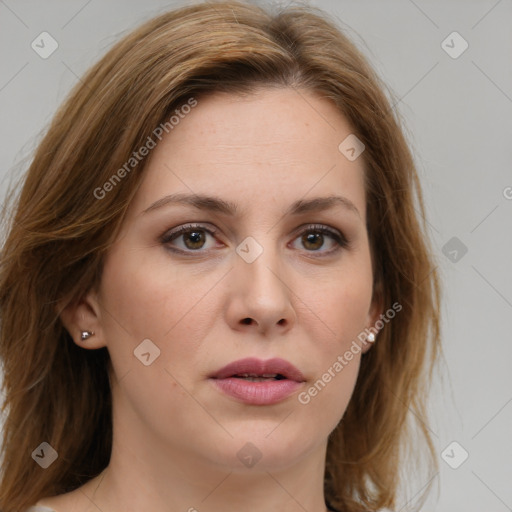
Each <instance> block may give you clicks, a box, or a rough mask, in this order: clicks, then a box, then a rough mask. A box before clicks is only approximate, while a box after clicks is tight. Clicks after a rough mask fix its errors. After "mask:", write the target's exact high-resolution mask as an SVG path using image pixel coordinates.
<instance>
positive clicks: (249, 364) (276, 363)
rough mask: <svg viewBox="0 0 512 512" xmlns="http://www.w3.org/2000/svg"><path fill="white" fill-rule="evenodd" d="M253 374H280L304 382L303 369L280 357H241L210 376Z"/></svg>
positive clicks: (220, 377)
mask: <svg viewBox="0 0 512 512" xmlns="http://www.w3.org/2000/svg"><path fill="white" fill-rule="evenodd" d="M244 373H247V374H252V375H257V376H261V375H271V374H279V375H282V376H283V377H286V378H287V379H289V380H295V381H297V382H304V380H305V379H304V375H302V373H301V371H300V370H299V369H298V368H296V367H295V366H293V364H291V363H290V362H288V361H286V360H285V359H281V358H279V357H276V358H273V359H267V360H265V361H264V360H262V359H257V358H255V357H248V358H245V359H239V360H238V361H233V362H232V363H229V364H227V365H226V366H224V367H223V368H221V369H220V370H218V371H217V372H215V373H214V374H212V375H211V376H210V377H211V378H214V379H225V378H227V377H233V376H234V375H238V374H244Z"/></svg>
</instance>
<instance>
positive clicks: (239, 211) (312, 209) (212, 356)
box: [82, 89, 379, 471]
mask: <svg viewBox="0 0 512 512" xmlns="http://www.w3.org/2000/svg"><path fill="white" fill-rule="evenodd" d="M350 133H352V129H351V127H350V125H349V124H348V123H347V121H346V120H345V119H344V118H343V117H342V116H341V115H340V114H339V113H338V111H337V110H336V109H335V107H334V106H333V105H332V104H331V103H329V102H328V101H327V100H326V99H322V98H320V97H318V96H316V95H315V94H313V93H311V92H306V91H302V92H300V94H299V93H298V92H296V91H294V90H292V89H279V90H270V89H262V90H259V91H258V92H255V93H254V94H253V95H251V96H247V97H239V96H233V95H226V94H221V93H217V94H214V95H211V96H208V97H205V98H199V99H198V103H197V106H196V107H195V108H194V109H192V110H191V112H190V113H189V114H187V115H186V116H184V118H183V119H181V120H180V122H179V124H178V125H176V126H175V127H174V128H173V130H172V131H170V132H169V133H168V134H167V135H165V137H164V138H163V140H162V141H161V142H159V143H158V145H157V146H156V148H154V149H153V150H152V153H151V156H150V160H149V162H148V165H147V167H146V169H145V171H144V172H145V175H144V178H143V181H142V184H141V186H140V188H139V189H138V191H137V194H136V196H135V198H134V200H133V202H132V203H131V205H130V208H129V211H128V214H127V217H126V219H125V221H124V224H123V228H122V231H121V233H120V235H119V237H118V238H117V240H116V241H115V242H114V244H113V246H112V247H111V249H110V252H109V253H108V255H107V258H106V261H105V266H104V270H103V276H102V282H101V285H100V288H99V289H98V290H97V291H96V292H95V293H94V294H93V293H92V292H91V294H90V295H89V296H88V300H90V301H91V304H92V305H93V306H92V308H91V310H93V311H95V313H94V315H95V316H94V315H93V313H90V316H86V319H87V320H90V321H91V322H92V324H93V325H92V327H93V329H92V330H95V333H96V336H94V337H93V338H91V341H90V342H87V343H91V342H93V343H96V344H97V345H93V346H92V347H91V345H90V344H88V345H87V346H88V347H91V348H95V347H97V346H101V345H106V346H107V347H108V351H109V353H110V356H111V359H112V364H113V371H114V375H113V379H114V382H113V396H114V404H115V405H114V407H115V411H116V412H115V415H116V417H118V418H119V419H120V421H119V425H121V424H122V425H123V427H122V428H123V432H124V434H123V435H125V436H127V437H130V436H132V437H133V436H135V435H139V436H145V439H149V440H150V441H148V442H150V443H152V446H153V447H157V446H158V447H159V448H158V449H160V450H162V451H169V453H173V454H175V455H176V456H178V457H179V456H180V455H182V456H183V457H184V458H185V457H187V460H198V461H202V462H206V463H211V464H215V465H217V466H218V465H221V466H225V467H226V468H230V470H231V469H233V468H235V470H239V471H243V470H244V466H243V464H242V463H241V461H240V458H239V455H238V456H237V453H238V452H239V450H240V449H241V448H242V447H244V446H245V445H246V443H249V442H250V443H252V444H253V445H254V446H255V447H256V448H257V450H258V451H259V452H260V453H261V454H262V459H261V461H260V462H259V463H258V464H259V467H261V468H267V469H271V468H272V469H275V468H276V467H284V466H287V465H290V464H292V463H293V462H294V461H298V460H300V459H301V458H302V457H305V456H307V455H308V454H310V453H313V452H314V451H315V450H316V451H319V450H320V451H321V450H324V449H325V446H326V443H327V437H328V435H329V433H330V432H331V431H332V430H333V429H334V428H335V426H336V425H337V423H338V422H339V421H340V419H341V418H342V416H343V414H344V411H345V409H346V407H347V404H348V402H349V399H350V397H351V394H352V391H353V388H354V384H355V381H356V378H357V375H358V370H359V362H360V357H361V353H355V351H354V350H352V351H351V350H350V347H351V346H352V347H353V346H354V345H353V341H354V340H357V336H358V335H359V334H360V333H361V331H363V330H364V329H365V328H366V327H369V326H372V325H373V322H374V321H375V319H376V318H377V316H378V313H379V311H377V310H376V307H375V306H374V305H373V304H372V277H373V276H372V267H371V257H370V250H369V243H368V236H367V231H366V227H365V225H366V209H365V190H364V184H363V183H364V181H363V172H364V169H363V161H362V158H357V159H356V160H354V161H349V160H348V159H347V158H346V157H345V156H344V155H343V154H342V153H341V152H340V150H339V149H338V146H339V144H340V142H342V141H343V140H344V139H345V138H346V137H347V136H348V135H349V134H350ZM118 186H122V183H121V184H119V185H118ZM169 196H172V197H169ZM163 198H166V199H163ZM329 198H330V199H329ZM333 198H334V199H333ZM82 318H84V317H83V316H82ZM86 327H88V325H86ZM143 340H146V341H144V342H143ZM142 342H143V344H142V345H141V343H142ZM347 351H351V352H352V358H351V360H347V358H346V357H344V354H345V353H347ZM340 357H341V358H342V359H343V361H344V363H341V362H340ZM245 358H256V359H258V360H261V361H267V360H269V359H273V358H281V359H284V360H286V361H288V362H289V363H290V364H291V365H293V366H294V367H295V368H296V369H298V370H299V371H300V372H301V374H302V378H297V380H296V381H295V380H293V379H291V378H289V379H282V380H286V381H287V383H283V382H281V383H280V384H279V385H277V384H276V382H277V381H276V380H274V379H273V380H272V382H270V381H266V382H251V379H247V378H246V379H241V378H237V377H233V378H232V379H225V381H226V382H224V383H222V386H221V385H220V384H221V383H220V382H218V381H219V380H223V379H214V378H212V375H214V374H216V372H218V371H219V370H220V369H221V368H223V367H224V366H225V365H227V364H228V363H232V362H233V361H237V360H240V359H245ZM336 362H338V365H336ZM340 365H341V367H342V368H341V369H340ZM244 368H245V367H242V370H243V369H244ZM280 368H281V367H280ZM238 369H240V368H238ZM260 369H263V370H268V368H265V367H263V366H262V367H261V368H260ZM281 369H282V371H283V372H286V371H287V370H285V369H284V367H282V368H281ZM263 370H262V372H263V373H265V372H264V371H263ZM270 370H275V368H274V367H272V368H270ZM270 370H269V372H270V373H278V372H277V371H270ZM269 372H267V373H269ZM241 373H253V372H252V371H246V372H241ZM326 374H327V376H326ZM329 377H330V378H329ZM235 379H236V380H237V381H236V382H235ZM228 381H229V382H228ZM319 381H321V383H320V384H319ZM230 383H231V384H230ZM315 383H316V387H315ZM224 384H226V385H224ZM281 384H283V386H281ZM261 385H263V386H266V387H267V389H268V390H269V391H268V394H265V393H266V392H260V391H261V389H262V388H259V389H260V391H258V390H256V387H257V386H261ZM279 386H281V387H279ZM278 388H279V390H278V391H276V389H278ZM315 389H316V392H315V391H314V390H315ZM229 390H231V391H229ZM233 390H234V391H233ZM255 390H256V391H255ZM283 390H284V391H283ZM281 392H283V394H280V393H281ZM230 393H231V394H230ZM232 393H234V394H232ZM243 449H246V450H250V449H249V448H247V447H245V448H243Z"/></svg>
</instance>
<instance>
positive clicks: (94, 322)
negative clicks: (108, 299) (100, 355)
mask: <svg viewBox="0 0 512 512" xmlns="http://www.w3.org/2000/svg"><path fill="white" fill-rule="evenodd" d="M58 309H59V313H60V319H61V321H62V324H63V325H64V327H65V328H66V330H67V331H68V333H69V334H70V336H71V337H72V338H73V341H74V342H75V343H76V344H77V345H78V346H79V347H82V348H87V349H97V348H101V347H104V346H106V343H105V336H104V332H103V327H102V321H101V309H100V307H99V302H98V298H97V294H96V292H95V291H92V290H90V291H89V292H87V294H86V295H85V296H84V297H83V298H81V299H80V300H79V301H78V302H74V303H69V304H67V305H65V306H63V305H62V304H59V308H58ZM82 331H91V332H93V333H94V335H93V336H91V337H89V338H88V339H86V340H82Z"/></svg>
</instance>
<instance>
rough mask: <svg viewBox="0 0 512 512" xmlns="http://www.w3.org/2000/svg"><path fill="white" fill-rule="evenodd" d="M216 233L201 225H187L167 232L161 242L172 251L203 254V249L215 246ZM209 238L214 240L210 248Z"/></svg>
mask: <svg viewBox="0 0 512 512" xmlns="http://www.w3.org/2000/svg"><path fill="white" fill-rule="evenodd" d="M216 231H217V230H215V229H213V228H206V227H205V226H202V225H199V224H187V225H184V226H179V227H178V228H176V229H173V230H171V231H168V232H166V233H165V234H164V235H163V236H162V237H161V241H162V243H163V244H166V245H167V246H168V247H169V249H170V250H172V251H176V252H201V250H203V249H205V250H208V249H211V248H213V247H214V246H215V240H214V238H215V233H216ZM208 238H212V239H213V243H210V245H209V246H208ZM171 242H173V243H171Z"/></svg>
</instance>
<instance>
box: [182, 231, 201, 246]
mask: <svg viewBox="0 0 512 512" xmlns="http://www.w3.org/2000/svg"><path fill="white" fill-rule="evenodd" d="M184 240H185V245H186V246H187V247H188V248H189V249H200V248H201V247H202V246H203V245H204V242H205V237H204V233H203V232H202V231H190V232H189V233H187V234H185V235H184ZM188 241H191V243H188Z"/></svg>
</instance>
